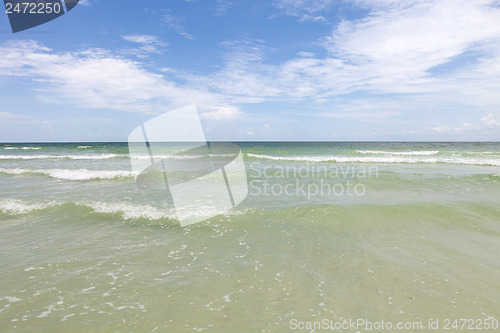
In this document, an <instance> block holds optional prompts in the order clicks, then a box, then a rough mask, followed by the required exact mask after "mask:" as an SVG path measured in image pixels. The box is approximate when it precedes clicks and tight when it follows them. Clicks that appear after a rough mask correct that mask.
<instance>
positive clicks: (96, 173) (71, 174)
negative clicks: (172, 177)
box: [0, 168, 136, 181]
mask: <svg viewBox="0 0 500 333" xmlns="http://www.w3.org/2000/svg"><path fill="white" fill-rule="evenodd" d="M0 173H5V174H9V175H21V174H42V175H47V176H49V177H52V178H57V179H64V180H72V181H80V180H92V179H115V178H127V177H133V176H134V175H135V174H136V173H134V172H132V171H125V170H87V169H22V168H16V169H5V168H0Z"/></svg>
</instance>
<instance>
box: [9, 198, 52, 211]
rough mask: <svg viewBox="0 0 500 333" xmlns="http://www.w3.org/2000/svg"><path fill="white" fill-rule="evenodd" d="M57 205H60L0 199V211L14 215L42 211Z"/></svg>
mask: <svg viewBox="0 0 500 333" xmlns="http://www.w3.org/2000/svg"><path fill="white" fill-rule="evenodd" d="M57 205H58V203H56V202H53V201H52V202H35V203H30V202H26V201H22V200H17V199H0V211H2V212H4V213H7V214H12V215H17V214H27V213H30V212H32V211H34V210H42V209H46V208H50V207H54V206H57Z"/></svg>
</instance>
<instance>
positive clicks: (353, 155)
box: [0, 142, 500, 332]
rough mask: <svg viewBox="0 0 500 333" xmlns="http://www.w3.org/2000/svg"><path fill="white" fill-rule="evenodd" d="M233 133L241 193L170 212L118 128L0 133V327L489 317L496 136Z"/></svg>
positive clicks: (498, 244)
mask: <svg viewBox="0 0 500 333" xmlns="http://www.w3.org/2000/svg"><path fill="white" fill-rule="evenodd" d="M238 145H239V146H240V148H241V149H242V152H243V158H244V161H245V165H246V169H247V177H248V185H249V187H248V189H249V193H248V196H247V198H246V199H245V200H244V201H243V202H242V203H241V204H240V205H238V206H237V207H236V208H235V209H233V210H230V211H225V212H223V211H221V212H220V213H221V214H219V215H217V216H215V217H213V218H211V219H209V220H207V221H204V222H201V223H197V224H193V225H191V226H188V227H184V228H182V227H180V225H179V222H178V221H177V219H176V212H175V209H174V207H172V205H171V204H170V201H169V200H168V198H166V197H165V193H164V192H162V191H152V190H148V189H144V188H141V187H139V186H137V185H136V184H135V182H134V173H133V172H132V170H131V167H130V161H129V156H128V147H127V144H125V143H53V144H50V143H44V144H13V143H10V144H9V143H7V144H0V249H1V250H0V263H1V265H0V281H1V284H0V331H2V332H9V331H20V332H28V331H29V332H32V331H47V332H56V331H60V332H68V331H72V332H117V331H124V332H125V331H126V332H129V331H133V332H146V331H148V332H152V331H154V332H184V331H211V332H288V331H297V330H299V331H300V330H301V329H304V331H307V332H309V331H312V330H314V331H316V332H317V331H322V330H325V331H328V330H329V331H331V330H332V328H335V325H337V328H339V327H340V326H338V325H340V324H342V323H344V324H346V323H349V322H351V324H352V322H353V321H360V322H359V323H362V322H361V321H364V322H365V323H371V324H372V325H377V323H378V325H379V326H378V328H379V329H378V331H388V329H387V327H382V328H381V327H380V323H381V322H382V321H383V322H384V323H385V324H386V325H387V323H390V324H391V325H393V330H394V329H395V326H396V325H397V324H398V323H402V324H403V325H407V326H406V329H402V330H401V331H407V332H410V331H415V332H417V331H420V332H431V331H434V332H436V330H435V329H434V328H432V327H431V326H432V325H434V327H435V326H436V325H435V323H437V324H438V325H439V330H437V331H440V330H441V331H442V330H445V328H446V327H445V325H447V324H448V325H449V326H450V328H451V325H453V321H454V320H457V319H458V320H460V319H467V320H469V319H470V320H474V325H475V327H477V325H478V324H479V325H482V327H483V328H485V326H486V322H489V323H490V325H491V324H493V325H494V323H495V320H498V319H500V303H499V302H500V260H499V256H500V144H499V143H394V142H391V143H359V142H357V143H351V142H340V143H324V142H319V143H293V142H288V143H284V142H282V143H279V142H274V143H273V142H255V143H249V142H246V143H238ZM339 323H340V324H339ZM431 323H434V324H432V325H431ZM456 323H457V322H456V321H455V324H456ZM458 324H460V322H458ZM466 324H467V325H468V324H470V322H467V323H466ZM314 325H316V326H314ZM460 325H461V324H460ZM497 325H498V322H497ZM376 327H377V326H376ZM366 329H368V327H363V326H360V327H357V328H356V329H354V330H353V329H352V326H351V327H347V329H344V331H347V332H349V331H360V332H364V331H366ZM433 329H434V330H433ZM374 330H375V331H377V330H376V329H374ZM491 331H494V330H493V329H491Z"/></svg>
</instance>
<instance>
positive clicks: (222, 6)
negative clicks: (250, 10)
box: [215, 0, 234, 15]
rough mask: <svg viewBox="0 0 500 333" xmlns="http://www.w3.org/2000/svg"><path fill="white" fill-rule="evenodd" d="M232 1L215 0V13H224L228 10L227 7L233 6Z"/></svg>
mask: <svg viewBox="0 0 500 333" xmlns="http://www.w3.org/2000/svg"><path fill="white" fill-rule="evenodd" d="M233 5H234V4H233V2H232V1H228V0H217V4H216V7H215V15H225V14H227V12H228V11H229V9H230V8H231V7H232V6H233Z"/></svg>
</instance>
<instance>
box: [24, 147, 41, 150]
mask: <svg viewBox="0 0 500 333" xmlns="http://www.w3.org/2000/svg"><path fill="white" fill-rule="evenodd" d="M21 149H23V150H40V149H43V147H21Z"/></svg>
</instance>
